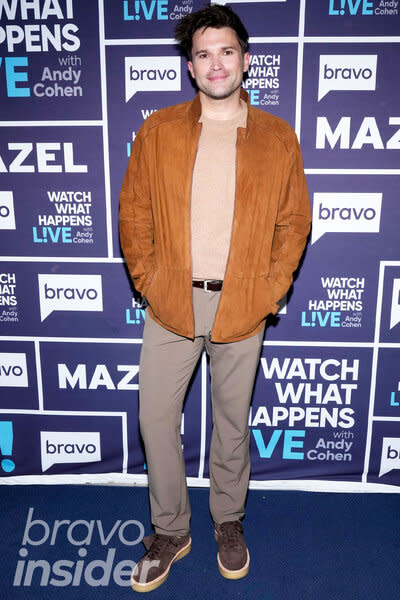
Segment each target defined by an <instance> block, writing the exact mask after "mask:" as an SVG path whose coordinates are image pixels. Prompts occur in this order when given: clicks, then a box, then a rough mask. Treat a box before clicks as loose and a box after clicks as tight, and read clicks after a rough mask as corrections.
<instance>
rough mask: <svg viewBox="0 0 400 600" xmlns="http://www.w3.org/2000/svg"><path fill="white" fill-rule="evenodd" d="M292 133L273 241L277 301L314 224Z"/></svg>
mask: <svg viewBox="0 0 400 600" xmlns="http://www.w3.org/2000/svg"><path fill="white" fill-rule="evenodd" d="M291 135H292V138H293V139H292V140H290V142H291V143H290V151H289V154H288V161H289V162H288V176H287V178H286V181H285V185H284V186H283V188H282V193H281V197H280V199H279V206H278V212H277V217H276V222H275V232H274V238H273V242H272V253H271V268H270V274H269V281H270V283H271V292H272V300H273V301H274V302H275V303H277V302H279V300H280V299H281V298H282V297H283V296H284V295H285V294H286V292H287V291H288V290H289V288H290V286H291V284H292V282H293V272H294V271H295V270H296V269H297V267H298V264H299V261H300V258H301V256H302V254H303V251H304V248H305V245H306V242H307V236H308V234H309V231H310V225H311V209H310V201H309V197H308V190H307V183H306V179H305V175H304V170H303V161H302V157H301V152H300V146H299V143H298V141H297V137H296V134H295V133H294V131H292V130H291ZM278 309H279V307H277V310H278ZM277 310H276V311H277ZM276 311H275V312H276Z"/></svg>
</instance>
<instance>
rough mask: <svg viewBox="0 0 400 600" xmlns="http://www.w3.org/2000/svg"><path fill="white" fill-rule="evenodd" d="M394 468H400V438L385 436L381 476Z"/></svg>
mask: <svg viewBox="0 0 400 600" xmlns="http://www.w3.org/2000/svg"><path fill="white" fill-rule="evenodd" d="M392 469H400V438H389V437H384V438H383V439H382V454H381V467H380V469H379V477H382V475H386V473H389V471H391V470H392Z"/></svg>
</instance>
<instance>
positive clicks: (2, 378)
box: [0, 352, 28, 387]
mask: <svg viewBox="0 0 400 600" xmlns="http://www.w3.org/2000/svg"><path fill="white" fill-rule="evenodd" d="M0 386H1V387H28V371H27V368H26V354H23V353H22V352H21V353H20V352H10V353H7V352H0Z"/></svg>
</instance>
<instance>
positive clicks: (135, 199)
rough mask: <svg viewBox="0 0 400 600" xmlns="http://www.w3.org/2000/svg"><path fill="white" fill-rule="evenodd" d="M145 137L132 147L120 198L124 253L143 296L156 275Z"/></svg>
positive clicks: (140, 134)
mask: <svg viewBox="0 0 400 600" xmlns="http://www.w3.org/2000/svg"><path fill="white" fill-rule="evenodd" d="M143 138H144V136H143V134H142V132H141V131H139V132H138V134H137V136H136V139H135V141H134V143H133V146H132V153H131V156H130V159H129V163H128V168H127V170H126V173H125V177H124V181H123V183H122V188H121V194H120V213H119V232H120V240H121V247H122V252H123V254H124V257H125V261H126V264H127V266H128V270H129V273H130V276H131V278H132V281H133V283H134V285H135V288H136V289H137V290H138V291H139V292H140V293H141V294H142V295H143V296H144V295H145V294H146V291H147V289H148V287H149V285H150V282H151V280H152V278H153V275H154V270H155V269H154V264H155V258H154V223H153V213H152V207H151V193H150V179H149V176H148V168H149V165H148V161H147V159H146V152H145V144H144V140H143Z"/></svg>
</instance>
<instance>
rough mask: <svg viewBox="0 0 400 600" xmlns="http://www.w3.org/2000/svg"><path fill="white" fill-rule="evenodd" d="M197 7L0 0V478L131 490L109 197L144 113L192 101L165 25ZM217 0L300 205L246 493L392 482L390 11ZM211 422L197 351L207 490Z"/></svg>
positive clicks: (257, 409)
mask: <svg viewBox="0 0 400 600" xmlns="http://www.w3.org/2000/svg"><path fill="white" fill-rule="evenodd" d="M202 5H203V2H200V1H198V0H85V2H82V1H78V0H29V1H28V0H0V17H1V25H0V100H1V116H0V136H1V138H0V173H1V184H0V229H1V237H0V239H1V249H0V253H1V255H2V256H1V261H2V262H1V267H0V327H1V337H0V388H1V400H0V413H1V414H0V454H1V456H0V461H1V462H0V464H1V468H0V474H1V481H2V483H26V482H37V483H51V482H54V481H57V482H58V483H59V482H84V481H87V482H102V481H109V482H124V481H125V482H127V483H128V482H133V483H136V482H137V483H144V482H145V481H146V462H145V456H144V453H143V447H142V444H141V441H140V436H139V430H138V372H139V355H140V349H141V337H142V331H143V323H144V320H145V310H144V306H143V303H142V301H141V299H140V297H139V296H138V295H137V294H136V293H135V292H134V290H133V288H132V286H131V284H130V282H129V279H128V276H127V271H126V268H125V265H124V261H123V259H122V256H121V250H120V244H119V238H118V205H119V190H120V187H121V182H122V179H123V175H124V172H125V169H126V166H127V161H128V157H129V154H130V150H131V145H132V142H133V140H134V139H135V135H136V133H137V131H138V129H139V128H140V126H141V125H142V123H143V122H144V120H145V119H146V118H147V117H148V116H149V115H150V114H151V113H152V112H153V111H156V110H158V109H160V108H162V107H164V106H168V105H171V104H175V103H178V102H182V101H186V100H188V99H191V98H193V96H194V94H195V90H194V88H193V85H192V83H191V80H190V77H189V75H188V71H187V66H186V61H185V59H184V58H183V57H181V56H180V55H179V52H178V50H177V47H176V45H175V44H174V42H173V28H174V26H175V24H176V23H177V22H178V21H179V19H181V18H182V16H184V15H186V14H188V13H190V12H192V11H194V10H197V9H199V8H201V7H202ZM229 5H231V6H232V8H234V9H235V10H236V11H237V13H238V14H239V15H240V17H241V18H242V19H243V21H244V23H245V25H246V26H247V29H248V30H249V33H250V36H251V38H250V41H251V54H252V58H251V63H250V69H249V74H248V78H247V79H246V81H245V82H244V84H243V85H244V87H245V89H246V90H247V91H248V93H249V97H250V102H251V103H252V104H253V105H254V106H257V107H259V108H260V109H261V110H266V111H269V112H271V113H273V114H276V115H278V116H279V117H282V118H284V119H286V120H287V121H288V122H289V123H290V124H291V125H292V126H293V127H294V128H295V130H296V133H297V135H298V137H299V139H300V144H301V147H302V151H303V158H304V166H305V171H306V175H307V181H308V186H309V191H310V199H311V202H312V207H313V229H312V234H311V236H310V240H309V244H308V246H307V250H306V252H305V255H304V258H303V261H302V265H301V268H300V270H299V272H298V274H297V276H296V278H295V282H294V285H293V288H292V290H291V291H290V293H289V294H288V296H287V297H286V298H285V299H283V301H282V308H281V311H280V312H279V314H278V316H277V317H274V318H271V319H270V320H269V321H268V327H267V330H266V334H265V343H264V346H263V351H262V355H261V358H260V365H259V370H258V375H257V379H256V384H255V390H254V400H253V405H252V408H251V411H250V414H249V425H250V431H251V455H252V475H251V485H253V486H255V487H271V486H275V487H279V486H281V487H282V486H286V487H290V486H296V485H300V484H302V485H305V486H308V487H309V489H313V488H314V489H316V487H318V486H319V487H318V489H327V490H330V489H346V486H347V488H349V487H350V486H352V487H353V488H357V489H360V490H363V489H365V490H368V489H379V490H382V491H393V490H396V489H397V488H396V487H393V486H400V470H399V469H400V364H399V353H400V243H399V227H400V198H399V189H400V186H399V182H400V107H399V97H400V79H399V77H398V73H399V72H400V6H399V2H398V1H395V0H388V1H382V0H264V1H258V0H248V1H241V0H232V1H231V2H229ZM266 168H268V165H266ZM177 310H178V307H177ZM154 377H157V373H154ZM211 428H212V423H211V410H210V384H209V372H208V364H207V359H206V356H205V355H204V356H203V357H202V359H201V361H200V364H199V366H198V369H197V371H196V373H195V376H194V377H193V381H192V384H191V388H190V390H189V393H188V398H187V402H186V404H185V410H184V415H183V417H182V425H181V433H182V443H183V446H184V450H185V457H186V463H187V475H188V477H189V482H190V483H191V484H193V485H207V483H208V446H209V441H210V435H211ZM378 484H380V485H378Z"/></svg>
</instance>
